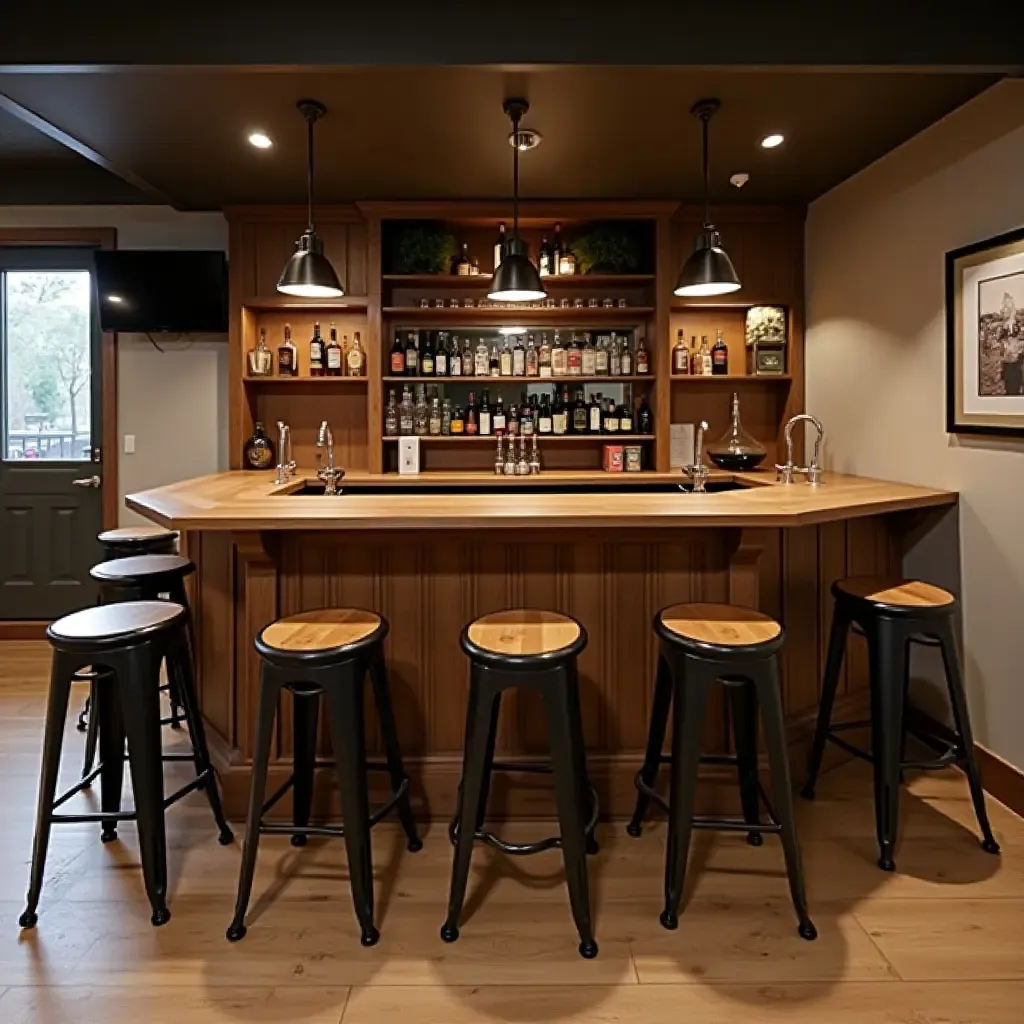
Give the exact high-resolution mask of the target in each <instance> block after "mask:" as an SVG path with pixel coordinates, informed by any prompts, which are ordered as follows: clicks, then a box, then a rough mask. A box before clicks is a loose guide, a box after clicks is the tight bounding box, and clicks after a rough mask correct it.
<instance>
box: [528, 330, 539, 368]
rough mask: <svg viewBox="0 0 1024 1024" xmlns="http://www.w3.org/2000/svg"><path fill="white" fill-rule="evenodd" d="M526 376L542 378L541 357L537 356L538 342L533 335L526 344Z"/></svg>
mask: <svg viewBox="0 0 1024 1024" xmlns="http://www.w3.org/2000/svg"><path fill="white" fill-rule="evenodd" d="M526 376H527V377H538V376H540V356H539V355H538V354H537V340H536V339H535V338H534V336H533V335H532V334H531V335H530V337H529V340H528V341H527V343H526Z"/></svg>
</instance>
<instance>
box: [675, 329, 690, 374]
mask: <svg viewBox="0 0 1024 1024" xmlns="http://www.w3.org/2000/svg"><path fill="white" fill-rule="evenodd" d="M689 372H690V353H689V350H688V349H687V348H686V335H685V334H684V333H683V329H682V328H681V327H680V328H679V331H678V332H677V333H676V347H675V348H674V349H672V373H673V374H674V375H675V376H677V377H681V376H684V375H685V374H688V373H689Z"/></svg>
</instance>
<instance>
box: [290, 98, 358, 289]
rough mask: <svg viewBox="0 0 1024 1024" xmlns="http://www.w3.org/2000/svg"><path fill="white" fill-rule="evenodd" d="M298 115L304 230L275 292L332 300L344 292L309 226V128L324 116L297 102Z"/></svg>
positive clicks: (318, 106) (320, 109)
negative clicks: (302, 122) (302, 124)
mask: <svg viewBox="0 0 1024 1024" xmlns="http://www.w3.org/2000/svg"><path fill="white" fill-rule="evenodd" d="M298 108H299V112H300V113H301V114H302V116H303V117H304V118H305V119H306V204H307V213H308V216H307V219H306V230H305V231H304V232H303V234H302V237H301V238H300V239H299V240H298V242H296V243H295V252H294V253H293V254H292V256H291V258H290V259H289V260H288V262H287V263H286V264H285V265H284V270H282V271H281V277H280V278H279V279H278V282H277V290H278V291H279V292H283V293H284V294H285V295H296V296H298V297H299V298H303V299H333V298H337V297H338V296H339V295H344V294H345V292H344V290H343V289H342V287H341V282H340V281H339V280H338V275H337V274H336V273H335V272H334V267H332V266H331V261H330V260H329V259H328V258H327V257H326V256H325V255H324V244H323V242H321V241H320V236H319V235H318V234H317V233H316V228H315V227H314V226H313V125H314V124H315V123H316V122H317V121H318V120H319V119H320V118H321V117H323V116H324V114H326V113H327V108H326V107H325V106H324V105H323V104H322V103H318V102H317V101H316V100H299V102H298Z"/></svg>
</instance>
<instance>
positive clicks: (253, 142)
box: [249, 132, 274, 149]
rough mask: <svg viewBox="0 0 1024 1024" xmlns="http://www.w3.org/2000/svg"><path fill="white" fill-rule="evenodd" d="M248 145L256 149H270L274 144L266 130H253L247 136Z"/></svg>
mask: <svg viewBox="0 0 1024 1024" xmlns="http://www.w3.org/2000/svg"><path fill="white" fill-rule="evenodd" d="M249 145H250V146H255V147H256V148H257V149H270V148H271V146H273V145H274V140H273V139H272V138H271V137H270V136H269V135H267V133H266V132H253V133H252V134H251V135H250V136H249Z"/></svg>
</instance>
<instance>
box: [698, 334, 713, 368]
mask: <svg viewBox="0 0 1024 1024" xmlns="http://www.w3.org/2000/svg"><path fill="white" fill-rule="evenodd" d="M714 369H715V368H714V364H713V363H712V360H711V349H709V348H708V336H707V335H706V334H702V335H701V336H700V375H701V376H702V377H710V376H711V375H712V374H713V373H714Z"/></svg>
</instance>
